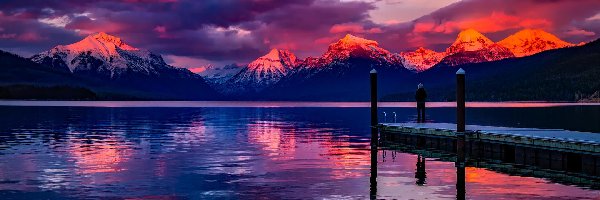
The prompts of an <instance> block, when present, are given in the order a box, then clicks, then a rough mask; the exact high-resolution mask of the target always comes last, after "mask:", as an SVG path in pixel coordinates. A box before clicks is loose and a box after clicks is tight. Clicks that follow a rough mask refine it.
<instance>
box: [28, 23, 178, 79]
mask: <svg viewBox="0 0 600 200" xmlns="http://www.w3.org/2000/svg"><path fill="white" fill-rule="evenodd" d="M31 60H33V61H34V62H38V63H44V62H50V63H56V62H59V63H62V64H60V65H61V66H64V67H66V68H68V69H67V70H69V71H71V72H75V71H90V70H91V71H102V73H108V74H109V76H110V77H113V76H114V75H115V73H121V72H123V71H126V69H128V68H129V69H131V70H132V71H140V72H143V73H145V74H150V73H154V72H153V71H155V70H154V66H168V65H167V64H166V63H164V60H163V59H162V57H160V56H159V55H154V54H152V53H150V52H149V51H146V50H141V49H138V48H135V47H132V46H130V45H128V44H126V43H125V42H123V40H121V38H118V37H116V36H112V35H109V34H106V33H104V32H100V33H96V34H92V35H89V36H87V37H85V38H84V39H82V40H81V41H78V42H75V43H73V44H69V45H58V46H56V47H54V48H52V49H50V50H48V51H45V52H42V53H39V54H37V55H34V56H33V57H32V58H31ZM168 67H170V66H168Z"/></svg>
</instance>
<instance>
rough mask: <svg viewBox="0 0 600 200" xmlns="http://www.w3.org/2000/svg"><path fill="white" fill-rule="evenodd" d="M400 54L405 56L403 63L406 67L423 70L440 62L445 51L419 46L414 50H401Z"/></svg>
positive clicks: (418, 70) (417, 70)
mask: <svg viewBox="0 0 600 200" xmlns="http://www.w3.org/2000/svg"><path fill="white" fill-rule="evenodd" d="M400 56H401V57H402V58H403V62H402V64H403V65H404V67H405V68H407V69H410V70H413V71H416V72H422V71H425V70H427V69H429V68H431V67H433V66H434V65H435V64H437V63H439V62H440V61H441V60H442V59H443V58H444V56H445V55H444V53H443V52H436V51H434V50H431V49H427V48H425V47H419V48H418V49H417V50H415V51H414V52H401V53H400Z"/></svg>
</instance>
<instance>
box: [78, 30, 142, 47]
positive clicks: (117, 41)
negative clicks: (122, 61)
mask: <svg viewBox="0 0 600 200" xmlns="http://www.w3.org/2000/svg"><path fill="white" fill-rule="evenodd" d="M88 37H89V38H94V39H96V40H98V41H100V42H103V43H110V44H114V45H115V46H116V47H119V48H121V49H123V50H130V51H131V50H138V49H137V48H135V47H132V46H129V45H127V44H125V42H123V40H121V38H118V37H116V36H113V35H109V34H106V33H105V32H99V33H96V34H93V35H90V36H88Z"/></svg>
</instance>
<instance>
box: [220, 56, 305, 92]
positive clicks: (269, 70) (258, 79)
mask: <svg viewBox="0 0 600 200" xmlns="http://www.w3.org/2000/svg"><path fill="white" fill-rule="evenodd" d="M297 61H298V59H297V58H296V55H294V54H293V53H291V52H290V51H288V50H279V49H271V51H269V53H267V54H266V55H264V56H261V57H259V58H258V59H256V60H254V61H252V62H251V63H250V64H248V66H247V67H246V68H244V69H242V70H241V71H240V72H238V73H237V74H236V75H234V76H233V77H232V78H231V79H230V80H228V82H229V83H233V84H235V85H243V86H244V87H251V88H254V89H256V90H259V89H261V88H264V87H267V86H269V85H272V84H274V83H276V82H277V81H279V80H280V79H281V78H282V77H284V76H285V75H287V74H288V73H289V72H290V71H291V70H292V69H294V68H295V67H296V66H297V64H296V62H297Z"/></svg>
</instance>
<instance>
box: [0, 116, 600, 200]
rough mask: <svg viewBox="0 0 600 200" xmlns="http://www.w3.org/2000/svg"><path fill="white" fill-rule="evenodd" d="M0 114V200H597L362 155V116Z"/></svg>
mask: <svg viewBox="0 0 600 200" xmlns="http://www.w3.org/2000/svg"><path fill="white" fill-rule="evenodd" d="M411 111H412V109H411ZM0 112H1V113H3V114H4V115H5V116H11V117H10V118H0V145H1V146H2V147H1V148H0V196H1V197H2V199H69V198H72V199H153V198H157V199H289V198H291V199H366V198H372V199H376V198H377V199H425V198H429V199H455V198H457V197H458V196H457V194H459V193H460V190H462V191H465V192H466V194H467V197H469V198H474V199H485V198H489V199H494V198H499V197H509V198H511V197H518V198H531V197H535V198H581V199H585V198H593V197H597V196H598V192H597V191H595V190H591V189H586V188H579V187H575V186H569V185H561V184H555V183H552V182H550V181H547V180H544V179H539V178H527V177H519V176H510V175H507V174H504V173H499V172H496V171H491V170H489V169H482V168H475V167H465V168H463V169H464V173H460V168H459V170H457V168H456V167H457V166H461V165H458V164H457V163H454V162H449V161H448V160H443V159H439V158H435V157H431V156H427V155H426V154H421V153H411V152H402V151H395V150H386V152H385V153H384V151H382V150H377V149H376V148H371V147H370V142H369V138H370V133H369V130H370V129H369V126H368V123H369V122H368V109H349V108H272V109H266V108H84V107H79V108H71V107H18V108H15V107H0ZM407 112H408V111H407ZM434 112H435V110H434ZM461 180H463V182H462V183H463V184H457V183H460V181H461ZM502 182H507V183H510V184H505V185H502V184H501V183H502ZM461 185H462V186H463V187H460V186H461ZM461 188H462V189H461ZM465 188H466V189H467V190H465ZM514 188H523V189H522V190H521V189H520V190H518V191H516V192H515V191H511V189H514ZM457 192H458V193H457Z"/></svg>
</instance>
